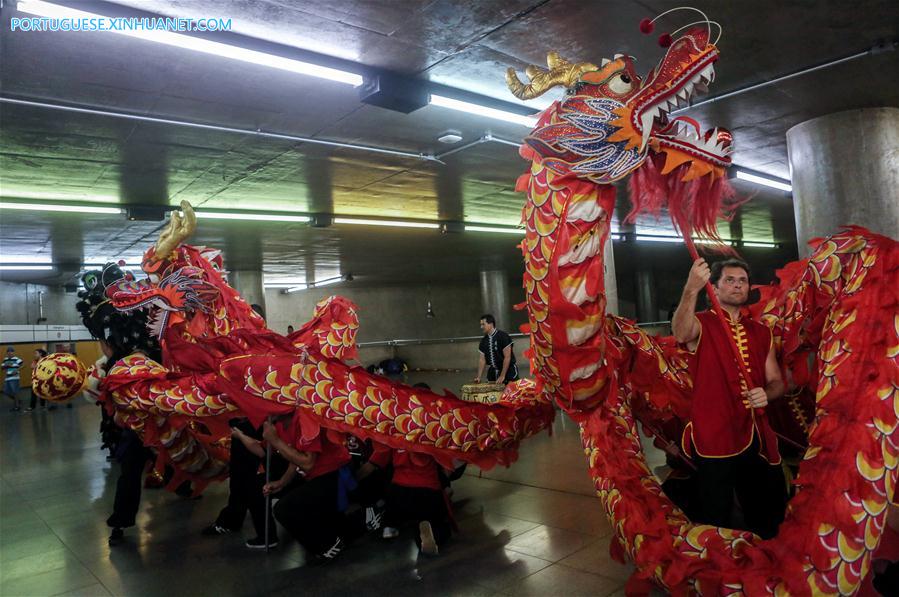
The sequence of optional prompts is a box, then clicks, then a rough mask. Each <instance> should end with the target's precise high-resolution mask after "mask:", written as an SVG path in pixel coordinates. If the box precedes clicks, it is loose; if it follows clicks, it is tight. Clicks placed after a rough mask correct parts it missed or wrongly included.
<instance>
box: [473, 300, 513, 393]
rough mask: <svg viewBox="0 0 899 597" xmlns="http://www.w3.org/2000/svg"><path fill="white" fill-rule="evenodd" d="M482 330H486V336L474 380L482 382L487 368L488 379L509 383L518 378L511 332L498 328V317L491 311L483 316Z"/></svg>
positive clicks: (482, 339) (479, 347)
mask: <svg viewBox="0 0 899 597" xmlns="http://www.w3.org/2000/svg"><path fill="white" fill-rule="evenodd" d="M481 331H483V332H484V337H483V338H481V344H480V346H478V351H479V352H480V357H479V359H478V376H477V377H475V378H474V382H475V383H481V377H482V376H483V375H484V369H485V368H486V369H487V381H498V382H499V383H509V382H510V381H515V380H516V379H518V365H516V364H515V353H514V352H513V351H512V338H510V337H509V334H507V333H506V332H504V331H502V330H498V329H496V319H495V318H494V317H493V315H490V314H489V313H487V314H485V315H482V316H481Z"/></svg>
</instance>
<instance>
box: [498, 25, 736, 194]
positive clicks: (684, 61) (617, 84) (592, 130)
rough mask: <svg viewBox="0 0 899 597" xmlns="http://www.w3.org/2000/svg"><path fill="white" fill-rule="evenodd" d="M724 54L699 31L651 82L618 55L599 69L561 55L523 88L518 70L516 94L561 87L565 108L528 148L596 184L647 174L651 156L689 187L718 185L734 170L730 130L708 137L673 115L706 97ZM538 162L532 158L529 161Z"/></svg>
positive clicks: (552, 114)
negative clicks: (704, 180)
mask: <svg viewBox="0 0 899 597" xmlns="http://www.w3.org/2000/svg"><path fill="white" fill-rule="evenodd" d="M717 60H718V49H717V48H716V47H715V45H714V44H712V43H710V40H709V30H708V29H706V28H703V27H692V28H690V29H688V30H687V31H686V32H685V33H684V34H683V35H682V36H680V37H678V38H677V40H675V41H674V42H673V43H672V45H671V46H670V47H669V48H668V51H667V52H666V54H665V56H664V58H662V60H661V61H660V62H659V64H658V65H657V66H656V67H655V68H653V69H652V70H651V71H650V72H649V74H647V75H646V77H644V78H640V76H639V75H638V74H637V72H636V70H635V68H634V59H633V58H631V57H630V56H624V55H621V54H616V55H615V56H614V58H613V59H611V60H609V59H603V60H602V61H601V63H600V64H599V65H598V66H597V65H595V64H592V63H589V62H580V63H571V62H568V61H566V60H564V59H563V58H561V57H560V56H559V55H558V54H557V53H555V52H550V53H549V55H548V56H547V65H548V67H549V68H548V69H544V68H540V67H537V66H533V65H532V66H529V67H528V68H527V69H526V71H525V72H526V74H527V76H528V78H529V80H530V82H529V83H528V84H524V83H522V82H521V81H520V80H519V79H518V76H517V75H516V73H515V70H514V69H511V68H510V69H509V70H508V72H507V73H506V82H507V84H508V86H509V89H510V90H511V91H512V93H513V94H514V95H515V96H516V97H518V98H521V99H532V98H535V97H537V96H539V95H541V94H543V93H545V92H546V91H547V90H549V89H550V88H552V87H555V86H557V85H561V86H564V87H565V88H566V97H565V99H564V100H562V101H559V102H555V103H553V105H552V106H550V107H549V108H548V109H547V110H546V111H544V113H543V114H542V115H541V117H540V119H539V121H538V124H537V127H536V128H535V129H534V130H533V131H532V132H531V134H530V135H528V136H527V137H526V138H525V143H526V144H527V146H528V147H529V148H530V149H532V150H533V151H534V152H536V154H538V155H539V156H540V157H541V158H542V160H543V163H544V164H545V165H546V167H547V168H549V169H550V170H552V171H554V172H556V173H557V174H572V175H574V176H577V177H579V178H586V179H588V180H591V181H593V182H596V183H600V184H608V183H612V182H615V181H616V180H620V179H622V178H624V177H625V176H627V175H628V174H630V173H631V172H633V171H634V170H636V169H638V168H640V167H641V166H642V165H644V163H645V162H646V160H647V158H648V157H649V156H650V154H656V155H657V156H659V158H660V159H661V158H664V163H663V164H661V165H660V167H661V173H662V174H668V173H670V172H671V171H673V170H674V169H676V168H678V167H679V166H681V165H684V164H686V165H687V166H686V167H685V168H684V169H683V170H682V171H679V174H680V178H681V180H683V181H690V180H694V179H697V178H700V177H702V176H704V175H706V174H711V175H712V177H713V178H714V177H719V176H721V175H723V174H724V169H725V168H726V167H727V166H728V165H730V157H729V154H730V148H731V143H732V137H731V135H730V133H729V132H728V131H726V130H724V129H712V130H709V131H706V132H702V131H701V130H700V128H699V125H698V124H697V122H696V121H695V120H693V119H691V118H687V117H683V116H679V117H677V118H669V114H670V113H671V112H673V111H674V110H677V109H679V108H681V107H683V106H686V105H687V104H689V102H690V100H691V98H693V97H694V96H695V95H696V94H698V93H703V92H705V91H707V89H708V87H707V86H708V84H709V83H710V82H712V81H713V80H714V79H715V69H714V63H715V61H717ZM525 157H531V156H525Z"/></svg>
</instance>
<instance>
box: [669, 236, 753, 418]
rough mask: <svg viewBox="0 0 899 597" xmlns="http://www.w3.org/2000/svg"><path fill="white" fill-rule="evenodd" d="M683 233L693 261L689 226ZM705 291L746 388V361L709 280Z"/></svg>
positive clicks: (694, 253)
mask: <svg viewBox="0 0 899 597" xmlns="http://www.w3.org/2000/svg"><path fill="white" fill-rule="evenodd" d="M680 228H681V230H682V231H684V232H683V234H684V243H686V245H687V250H688V251H689V252H690V257H692V258H693V261H694V262H695V261H696V260H697V259H699V253H698V252H697V251H696V245H695V244H694V243H693V239H692V238H691V237H690V233H689V232H687V231H688V230H689V228H684V227H683V226H681V227H680ZM705 291H706V294H708V295H709V300H710V301H711V302H712V308H713V309H714V310H715V315H717V316H718V321H720V322H721V326H722V327H723V328H724V333H725V335H726V336H727V339H728V345H730V351H731V353H733V357H734V360H736V361H737V366H738V367H739V368H740V377H742V379H743V382H744V383H745V384H746V387H747V388H752V380H751V378H750V377H749V370H748V369H746V363H744V362H743V355H741V354H740V349H739V348H737V343H736V342H735V341H734V337H733V334H732V333H731V329H730V324H729V323H727V320H726V319H725V318H724V311H723V310H722V309H721V303H720V302H719V301H718V295H717V294H715V290H714V288H712V283H711V282H706V283H705ZM756 412H764V409H761V408H759V409H756Z"/></svg>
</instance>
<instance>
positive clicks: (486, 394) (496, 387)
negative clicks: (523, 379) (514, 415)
mask: <svg viewBox="0 0 899 597" xmlns="http://www.w3.org/2000/svg"><path fill="white" fill-rule="evenodd" d="M505 388H506V386H504V385H503V384H501V383H467V384H465V385H464V386H462V400H467V401H468V402H480V403H482V404H496V403H497V402H499V397H500V396H502V394H503V390H505Z"/></svg>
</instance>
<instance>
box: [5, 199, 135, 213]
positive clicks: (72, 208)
mask: <svg viewBox="0 0 899 597" xmlns="http://www.w3.org/2000/svg"><path fill="white" fill-rule="evenodd" d="M0 209H21V210H25V211H62V212H69V213H81V214H121V213H122V210H121V209H120V208H118V207H102V206H99V205H97V206H94V205H90V206H88V205H63V204H51V203H9V202H7V201H0Z"/></svg>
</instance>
